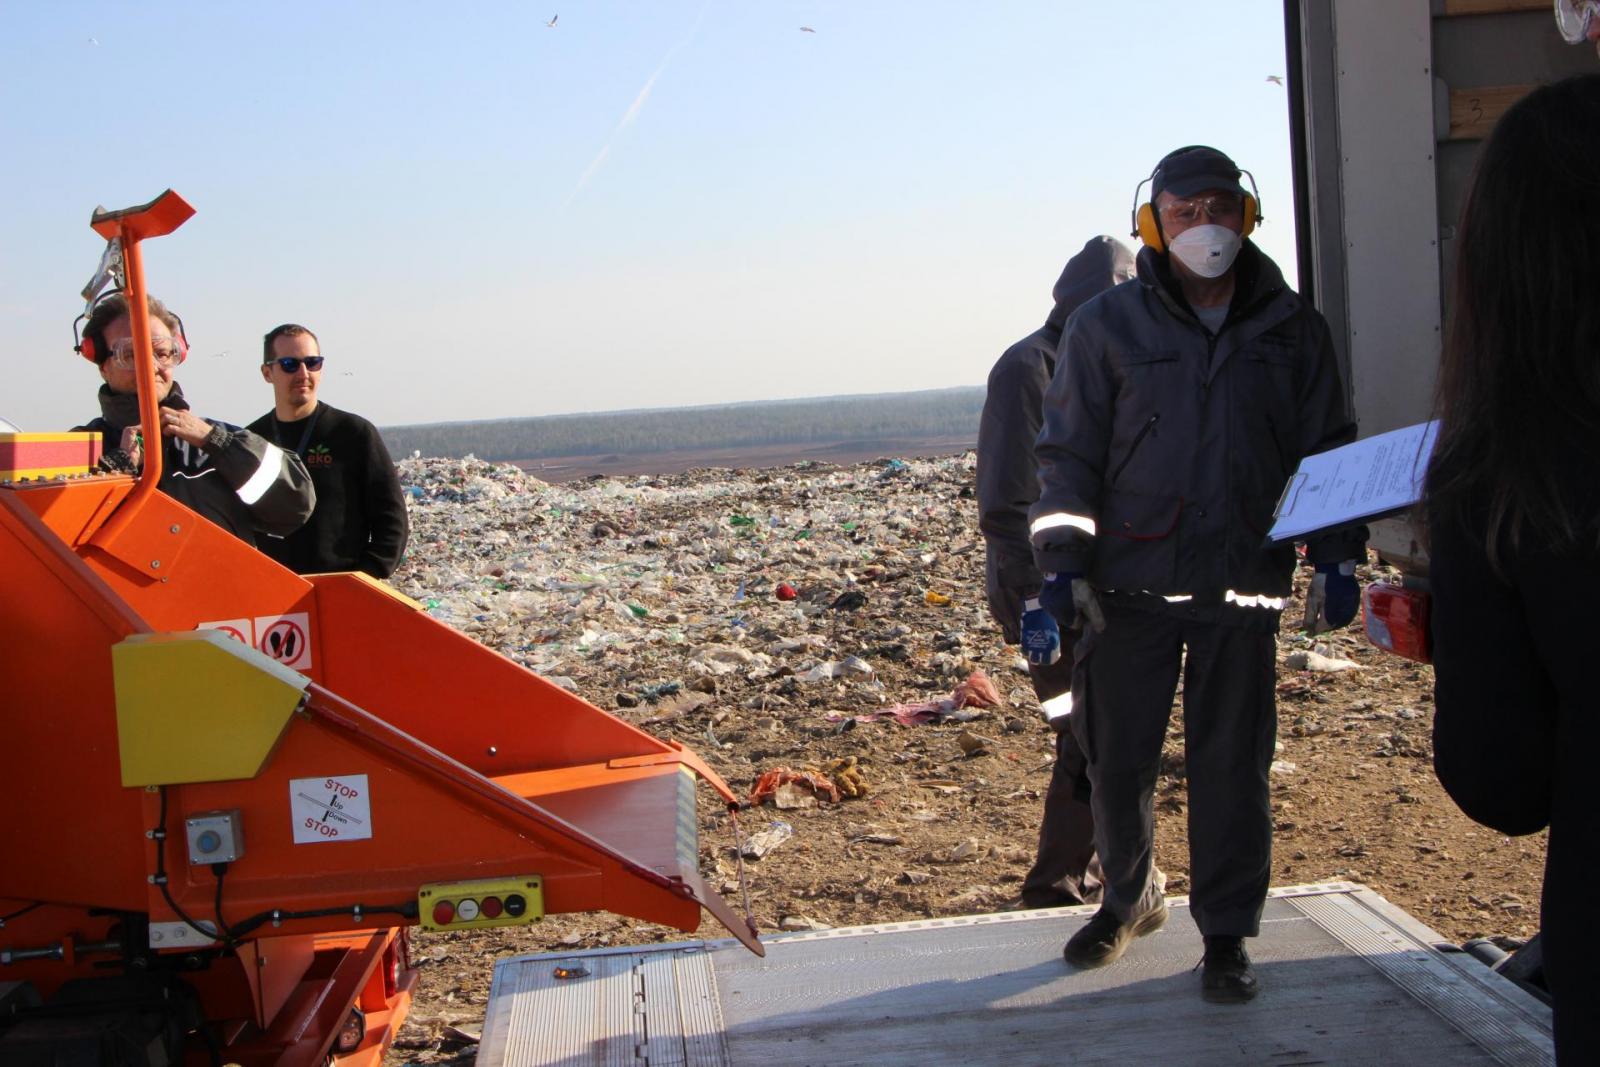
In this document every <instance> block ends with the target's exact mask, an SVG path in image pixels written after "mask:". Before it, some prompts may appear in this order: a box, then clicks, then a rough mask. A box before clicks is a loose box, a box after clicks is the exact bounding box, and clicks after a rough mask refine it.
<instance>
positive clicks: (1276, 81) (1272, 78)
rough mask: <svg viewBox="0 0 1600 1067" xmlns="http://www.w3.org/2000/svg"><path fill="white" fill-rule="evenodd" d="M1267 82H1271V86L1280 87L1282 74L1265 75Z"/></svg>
mask: <svg viewBox="0 0 1600 1067" xmlns="http://www.w3.org/2000/svg"><path fill="white" fill-rule="evenodd" d="M1267 81H1269V82H1271V83H1272V84H1273V85H1282V84H1283V75H1282V74H1268V75H1267Z"/></svg>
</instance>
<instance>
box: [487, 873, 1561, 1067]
mask: <svg viewBox="0 0 1600 1067" xmlns="http://www.w3.org/2000/svg"><path fill="white" fill-rule="evenodd" d="M1167 904H1168V906H1169V907H1170V908H1171V909H1172V916H1171V918H1170V919H1169V920H1168V921H1167V924H1166V926H1165V927H1163V928H1162V929H1161V930H1159V931H1157V932H1156V933H1154V934H1151V935H1149V936H1147V937H1144V938H1141V939H1139V940H1136V941H1134V942H1133V944H1132V945H1131V946H1130V947H1129V949H1128V952H1127V955H1125V956H1124V957H1123V958H1122V959H1121V960H1119V961H1118V962H1117V963H1115V964H1113V965H1112V966H1110V967H1106V968H1102V969H1099V970H1083V971H1080V970H1075V969H1074V968H1072V967H1070V966H1068V965H1067V964H1066V963H1064V962H1063V961H1062V959H1061V946H1062V945H1063V944H1064V943H1065V942H1066V940H1067V938H1068V937H1070V936H1071V935H1072V933H1073V931H1075V930H1077V929H1078V928H1079V927H1080V926H1081V925H1082V924H1083V923H1084V922H1086V921H1087V920H1088V917H1089V916H1090V915H1092V914H1093V913H1094V909H1093V908H1092V907H1084V908H1058V909H1052V910H1045V911H1018V912H1006V913H1000V914H993V915H975V916H968V917H965V918H951V919H928V920H922V921H917V922H903V923H894V924H889V925H882V926H862V927H850V928H844V929H837V930H824V931H817V932H807V933H799V934H777V935H773V936H771V937H767V938H763V939H762V940H763V941H764V943H765V944H766V946H767V956H766V958H765V959H759V958H757V957H755V956H753V955H751V954H750V953H749V952H748V951H746V950H745V949H744V948H742V947H740V946H739V944H738V943H737V942H734V941H731V940H728V941H713V942H676V943H666V944H659V945H648V946H641V947H635V948H615V949H598V950H593V951H587V952H576V953H565V954H546V955H537V956H517V957H511V958H507V959H504V960H501V961H499V962H498V963H497V964H496V965H495V972H494V986H493V989H492V990H491V992H490V996H489V1006H488V1012H487V1016H486V1018H485V1019H484V1031H483V1042H482V1044H481V1046H480V1048H479V1051H478V1057H477V1063H478V1065H479V1067H642V1065H648V1067H668V1065H671V1067H790V1065H796V1067H797V1065H814V1067H850V1065H861V1067H894V1065H905V1067H912V1065H915V1067H944V1065H957V1064H959V1065H962V1067H966V1065H969V1064H990V1063H993V1064H1005V1065H1006V1067H1026V1065H1033V1064H1039V1065H1044V1064H1051V1065H1059V1064H1107V1065H1116V1067H1128V1065H1130V1064H1139V1065H1142V1064H1162V1065H1168V1064H1170V1065H1212V1064H1250V1065H1258V1064H1274V1065H1279V1067H1308V1065H1312V1064H1328V1065H1338V1067H1346V1065H1352V1064H1386V1065H1387V1064H1396V1063H1398V1064H1404V1065H1406V1067H1422V1065H1432V1064H1449V1065H1451V1067H1469V1065H1475V1064H1500V1065H1503V1067H1535V1065H1546V1064H1553V1063H1554V1061H1555V1057H1554V1053H1553V1052H1552V1049H1551V1044H1550V1010H1549V1008H1548V1007H1546V1006H1545V1005H1544V1004H1542V1003H1541V1002H1539V1001H1538V1000H1537V999H1535V998H1534V997H1532V996H1530V995H1529V994H1528V993H1526V992H1525V991H1523V990H1522V989H1521V988H1519V987H1518V986H1516V985H1515V984H1513V983H1512V982H1511V981H1510V980H1509V979H1506V978H1503V977H1502V976H1500V975H1499V974H1497V973H1495V972H1494V971H1492V970H1490V969H1489V968H1488V967H1486V966H1484V964H1482V963H1480V962H1479V961H1477V960H1476V959H1473V958H1472V957H1471V956H1468V955H1466V954H1464V953H1460V952H1455V951H1447V950H1446V949H1448V948H1449V946H1448V945H1445V946H1444V948H1443V949H1442V948H1441V947H1440V946H1441V945H1442V944H1443V938H1441V937H1440V936H1439V935H1438V934H1436V933H1435V932H1433V931H1432V930H1430V929H1428V928H1427V927H1426V926H1424V925H1423V924H1422V923H1420V922H1418V921H1417V920H1415V919H1413V918H1412V917H1411V916H1409V915H1407V914H1406V913H1405V912H1403V911H1401V910H1400V909H1399V908H1397V907H1395V906H1394V905H1392V904H1390V903H1389V902H1388V901H1386V900H1384V899H1383V898H1382V897H1381V896H1379V895H1378V894H1377V893H1374V892H1373V891H1371V890H1369V889H1365V888H1363V887H1361V886H1358V885H1353V884H1350V883H1344V882H1336V883H1331V884H1323V885H1307V886H1294V887H1290V888H1284V889H1275V890H1273V891H1272V894H1271V896H1270V898H1269V899H1268V901H1267V905H1266V910H1265V912H1264V914H1263V916H1262V923H1261V936H1260V937H1259V938H1256V939H1254V940H1252V941H1250V942H1249V947H1250V953H1251V956H1252V958H1253V960H1254V963H1255V970H1256V973H1257V975H1258V976H1259V977H1260V979H1261V994H1260V995H1259V996H1258V997H1257V998H1256V999H1255V1000H1254V1001H1253V1002H1251V1003H1249V1004H1243V1005H1216V1004H1208V1003H1206V1002H1204V1001H1203V1000H1201V999H1200V975H1199V973H1198V971H1197V970H1196V969H1195V967H1196V963H1197V961H1198V960H1199V959H1200V956H1201V944H1200V935H1199V933H1198V931H1197V930H1196V929H1195V927H1194V923H1193V922H1192V921H1191V920H1190V918H1189V914H1188V900H1187V898H1184V897H1171V898H1168V901H1167ZM558 972H563V973H565V974H566V975H567V977H559V976H558Z"/></svg>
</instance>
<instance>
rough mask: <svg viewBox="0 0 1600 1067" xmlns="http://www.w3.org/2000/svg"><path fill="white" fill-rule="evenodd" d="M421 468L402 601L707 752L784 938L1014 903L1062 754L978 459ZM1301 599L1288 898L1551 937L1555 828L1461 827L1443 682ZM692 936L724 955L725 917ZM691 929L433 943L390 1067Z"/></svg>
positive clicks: (1285, 762)
mask: <svg viewBox="0 0 1600 1067" xmlns="http://www.w3.org/2000/svg"><path fill="white" fill-rule="evenodd" d="M399 469H400V479H401V483H402V485H403V486H404V487H405V491H406V495H407V498H408V506H409V509H410V518H411V530H412V533H411V542H410V545H409V547H408V549H407V553H406V559H405V561H404V563H403V564H402V566H401V568H400V570H399V571H398V572H397V573H396V575H395V576H394V578H393V579H392V582H393V584H394V585H395V586H396V587H397V588H399V589H400V590H401V591H402V592H404V593H406V594H407V595H409V596H411V597H413V598H414V599H416V600H417V601H418V602H420V603H421V604H422V605H424V607H425V610H427V611H428V612H429V614H431V615H433V616H434V617H435V618H437V619H440V620H441V621H443V622H446V623H448V624H449V625H451V626H453V627H455V628H457V629H458V630H460V631H462V632H463V633H466V634H468V635H470V636H471V637H473V638H475V639H476V640H478V641H480V642H482V643H483V644H485V645H487V646H489V647H490V648H493V649H496V650H498V651H499V652H501V653H503V654H504V655H506V656H508V657H510V658H511V659H513V660H515V661H516V662H518V663H520V664H522V665H524V666H526V667H527V668H528V669H530V670H532V671H535V672H537V673H538V674H540V675H543V676H544V677H545V678H547V679H549V680H550V681H552V682H554V683H555V684H557V685H560V686H562V687H564V688H566V689H569V690H571V691H573V692H575V693H577V694H579V695H580V696H582V697H583V698H584V699H586V700H588V701H590V702H591V703H593V704H596V705H598V706H599V707H601V708H604V709H606V710H607V711H609V712H610V713H611V714H613V715H616V716H618V717H619V718H621V719H624V720H626V721H627V722H630V723H632V724H634V725H636V726H639V727H641V728H642V729H645V730H648V731H650V732H652V733H654V734H656V735H657V736H660V737H663V738H666V739H669V740H675V741H681V742H682V743H683V744H685V745H687V746H688V747H690V748H692V749H694V750H695V751H696V752H698V753H699V754H700V755H701V756H702V757H704V758H705V760H706V761H707V762H708V763H709V764H710V765H711V766H712V767H713V768H714V769H715V770H716V771H717V772H718V773H720V774H721V775H722V776H723V777H724V778H725V779H726V780H727V781H728V783H729V784H730V785H731V786H732V787H733V788H734V789H735V791H737V792H739V793H740V794H741V795H742V796H745V797H746V798H747V800H748V806H747V807H746V808H745V809H744V810H743V811H741V812H740V814H739V825H740V828H741V831H742V835H741V837H740V838H739V839H738V843H736V837H735V833H734V829H733V826H732V820H730V818H729V817H728V815H727V813H726V812H724V811H723V810H722V807H721V805H720V804H719V803H718V802H717V801H716V799H715V798H714V796H713V794H712V792H711V791H710V790H708V789H701V790H700V791H699V793H700V803H701V807H700V817H701V818H700V827H699V832H700V851H701V866H702V870H703V871H704V872H705V874H706V876H707V880H708V881H709V883H710V884H711V885H712V887H713V888H715V889H717V890H718V891H719V892H720V893H722V895H723V896H724V897H725V898H726V899H728V900H729V901H730V902H731V903H733V904H734V905H735V906H736V907H739V906H742V904H743V901H744V900H745V899H746V897H747V898H748V901H749V906H750V909H751V913H752V914H753V916H754V918H755V921H756V923H757V925H758V926H759V928H760V929H761V930H762V931H763V932H773V931H778V930H804V929H818V928H825V927H837V926H847V925H858V924H865V923H875V922H895V921H904V920H908V919H917V918H925V917H929V916H938V915H963V914H972V913H977V912H985V911H994V910H1000V909H1005V908H1010V907H1015V906H1018V891H1019V888H1020V885H1021V882H1022V879H1023V877H1024V876H1025V875H1026V873H1027V871H1028V868H1029V866H1030V865H1031V864H1032V862H1033V859H1034V852H1035V847H1036V844H1037V840H1038V827H1039V814H1040V810H1041V805H1042V801H1043V796H1044V790H1045V788H1046V786H1047V784H1048V782H1049V776H1050V768H1051V765H1052V763H1053V758H1054V746H1053V736H1052V735H1051V733H1050V731H1049V729H1048V728H1047V727H1046V726H1045V725H1044V722H1043V720H1042V718H1041V717H1040V714H1039V711H1038V707H1037V704H1036V702H1035V700H1034V698H1033V693H1032V689H1031V688H1030V687H1029V685H1028V678H1027V672H1026V665H1025V664H1024V662H1023V661H1022V660H1021V658H1020V657H1019V656H1018V655H1017V652H1016V650H1015V649H1014V648H1008V647H1006V646H1005V645H1004V644H1003V643H1002V641H1001V638H1000V633H999V630H998V628H997V627H995V625H994V624H993V622H992V621H991V620H990V618H989V615H988V609H987V606H986V603H985V600H984V594H983V564H984V548H983V540H982V537H981V535H980V534H979V532H978V529H977V515H976V510H977V509H976V503H975V501H974V499H973V477H974V475H973V471H974V457H973V454H972V453H970V452H968V453H966V454H965V455H961V456H954V457H948V458H941V459H936V460H915V459H890V460H880V461H877V462H872V463H861V464H856V465H852V466H845V467H836V466H832V465H828V464H820V463H804V464H799V465H795V466H790V467H781V468H773V469H770V470H761V471H730V470H694V471H689V472H687V473H684V474H677V475H671V476H661V477H645V476H639V477H626V478H612V477H598V476H597V477H592V478H589V479H586V480H582V481H577V482H571V483H566V484H561V485H552V484H546V483H544V482H541V481H539V480H538V479H536V478H534V477H532V476H530V475H528V474H526V473H524V472H522V471H520V470H518V469H517V468H515V467H512V466H507V465H495V464H489V463H484V462H481V461H478V460H475V459H472V458H470V457H469V458H467V459H464V460H443V459H426V458H412V459H407V460H404V461H402V462H401V463H400V464H399ZM1360 574H1361V577H1362V579H1363V580H1364V581H1365V580H1371V579H1375V578H1378V577H1384V576H1385V575H1384V573H1383V568H1381V567H1379V566H1376V565H1373V566H1369V567H1365V568H1363V569H1362V570H1361V572H1360ZM1303 593H1304V578H1303V576H1302V577H1301V578H1300V579H1299V580H1298V582H1297V598H1296V603H1295V604H1293V605H1292V606H1291V607H1290V609H1289V610H1287V611H1286V612H1285V613H1284V629H1283V632H1282V633H1281V634H1280V636H1279V641H1278V644H1279V672H1278V708H1279V723H1280V725H1279V752H1278V753H1277V757H1276V759H1275V761H1274V763H1273V766H1272V774H1271V779H1272V785H1273V793H1272V796H1273V810H1274V813H1275V816H1276V835H1275V842H1274V861H1273V874H1272V881H1273V884H1274V885H1290V884H1298V883H1307V882H1317V881H1323V880H1332V879H1342V880H1349V881H1356V882H1361V883H1364V884H1366V885H1370V886H1372V887H1373V888H1375V889H1377V890H1378V891H1379V892H1381V893H1382V894H1383V895H1384V896H1386V897H1388V898H1389V899H1390V900H1393V901H1395V902H1396V903H1398V904H1399V905H1400V906H1401V907H1403V908H1405V909H1406V910H1408V911H1410V912H1411V913H1412V914H1414V915H1416V916H1418V917H1419V918H1420V919H1422V920H1423V921H1424V922H1426V923H1428V924H1429V925H1430V926H1432V927H1433V928H1434V929H1435V930H1437V931H1439V932H1440V933H1441V934H1443V935H1444V936H1446V937H1447V938H1451V939H1454V940H1457V941H1463V940H1466V939H1468V938H1472V937H1479V936H1498V937H1504V938H1506V939H1508V940H1509V939H1515V938H1522V937H1527V936H1530V935H1531V934H1532V933H1533V932H1534V931H1535V930H1536V929H1537V926H1538V901H1539V881H1540V872H1541V871H1542V870H1543V867H1544V849H1545V839H1544V836H1543V835H1538V836H1535V837H1528V838H1517V839H1508V838H1504V837H1501V836H1500V835H1498V834H1496V833H1494V832H1493V831H1490V830H1486V829H1483V828H1481V827H1478V826H1475V825H1474V824H1473V823H1471V822H1470V821H1468V820H1467V819H1466V818H1465V817H1464V816H1462V815H1461V814H1460V813H1459V812H1458V811H1457V810H1456V809H1455V807H1454V806H1453V805H1452V804H1451V803H1450V801H1449V799H1448V798H1447V797H1446V796H1445V795H1444V793H1443V791H1442V790H1441V789H1440V788H1439V786H1438V783H1437V781H1436V780H1435V778H1434V776H1433V773H1432V767H1431V762H1430V760H1431V750H1430V747H1429V730H1430V723H1431V719H1432V706H1431V694H1432V688H1433V682H1432V673H1431V671H1430V669H1429V668H1427V667H1425V666H1421V665H1418V664H1414V663H1411V662H1408V661H1406V660H1402V659H1399V658H1396V657H1394V656H1391V655H1388V654H1387V653H1383V652H1380V651H1379V650H1377V649H1376V648H1373V647H1372V646H1371V645H1369V644H1368V643H1367V642H1366V640H1365V638H1364V637H1362V636H1361V634H1360V631H1359V627H1352V628H1351V629H1348V630H1344V631H1340V632H1338V633H1335V634H1325V635H1321V636H1319V637H1317V638H1316V639H1314V640H1313V639H1311V638H1307V637H1305V636H1303V635H1300V634H1298V633H1296V632H1295V631H1294V630H1293V629H1292V626H1293V624H1294V623H1295V622H1297V621H1298V620H1299V617H1300V612H1301V611H1302V602H1301V601H1300V597H1301V596H1303ZM463 713H468V712H467V709H463ZM1182 736H1183V734H1182V716H1181V695H1180V697H1179V701H1178V707H1176V708H1175V710H1174V715H1173V719H1172V723H1171V726H1170V729H1169V732H1168V738H1167V747H1166V752H1165V755H1164V757H1163V760H1162V774H1161V777H1160V779H1159V780H1158V782H1157V784H1156V804H1157V819H1158V827H1157V854H1156V858H1157V862H1158V863H1159V864H1160V866H1161V868H1162V869H1163V870H1164V871H1166V872H1167V875H1168V886H1167V892H1168V893H1169V894H1183V893H1185V892H1187V890H1188V880H1187V871H1188V849H1187V841H1186V838H1185V830H1184V818H1185V811H1186V806H1187V805H1186V783H1185V776H1184V767H1183V745H1182ZM740 845H742V850H741V848H740ZM741 852H742V855H741ZM741 861H742V864H741ZM741 866H742V870H743V879H744V881H743V884H741ZM700 934H701V935H702V936H705V937H710V938H717V937H721V936H724V934H723V932H722V931H721V930H720V929H719V928H718V927H717V926H716V924H715V922H714V920H711V919H710V918H709V917H707V919H706V925H704V926H702V928H701V931H700ZM683 936H684V935H682V934H680V933H678V932H677V931H674V930H668V929H664V928H661V927H656V926H653V925H650V924H646V923H639V922H635V921H633V920H629V919H623V918H619V917H616V916H612V915H608V914H595V915H570V916H556V917H552V918H550V919H547V920H545V921H544V922H543V923H541V924H538V925H536V926H533V927H527V928H511V929H507V930H487V931H479V932H473V933H452V934H418V935H415V936H414V938H413V946H414V955H415V957H416V959H417V960H418V961H419V963H420V965H421V966H420V970H421V975H422V978H421V985H420V988H419V991H418V999H417V1002H416V1005H415V1007H414V1009H413V1012H412V1015H411V1017H410V1019H409V1020H408V1022H407V1024H406V1027H405V1029H404V1030H403V1031H402V1033H401V1035H400V1038H399V1040H398V1041H397V1042H396V1045H395V1048H394V1049H393V1050H392V1051H391V1053H390V1056H389V1059H388V1060H387V1061H386V1062H389V1063H391V1064H401V1063H470V1062H471V1061H472V1047H473V1044H474V1042H475V1040H476V1038H477V1036H478V1034H479V1033H480V1028H481V1024H482V1018H483V1010H484V1003H485V1001H486V999H487V996H488V991H489V982H490V978H491V972H492V964H493V960H494V959H495V958H497V957H500V956H504V955H509V954H515V953H531V952H554V951H562V950H579V949H584V948H595V947H600V946H604V945H627V944H640V943H646V942H654V941H660V940H664V939H670V938H682V937H683Z"/></svg>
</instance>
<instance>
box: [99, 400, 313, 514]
mask: <svg viewBox="0 0 1600 1067" xmlns="http://www.w3.org/2000/svg"><path fill="white" fill-rule="evenodd" d="M161 406H162V407H165V408H174V409H176V410H180V411H182V410H187V409H188V407H189V402H188V401H187V400H185V399H184V396H183V390H182V389H180V388H179V387H178V383H177V382H173V383H172V389H171V390H170V391H169V392H168V393H167V395H166V396H165V397H164V398H163V399H162V401H161ZM208 421H209V422H210V423H211V426H212V430H211V434H210V436H208V437H207V438H206V440H205V447H204V448H196V447H195V446H193V445H191V444H189V442H187V441H183V440H180V439H178V438H176V437H163V438H162V450H161V483H160V485H159V486H158V488H160V490H161V491H162V492H164V493H166V494H167V495H168V496H170V497H172V498H173V499H174V500H177V501H178V502H179V503H181V504H183V505H184V506H186V507H188V508H190V509H192V510H194V511H196V512H198V513H199V514H200V515H202V516H204V517H205V518H207V519H210V520H211V521H212V522H214V523H216V524H217V525H218V526H220V527H222V528H223V529H224V530H227V531H228V532H229V533H231V534H233V535H234V536H235V537H238V538H239V539H240V540H243V541H246V542H249V543H250V544H254V543H255V534H256V532H257V531H262V532H266V533H277V534H285V533H289V532H291V531H293V530H296V529H299V527H300V525H301V524H302V523H304V522H305V521H306V519H307V518H308V517H309V516H310V514H311V509H312V508H313V507H315V506H316V501H317V498H316V492H315V490H313V489H312V486H311V476H310V475H309V474H307V473H306V468H305V464H304V463H302V462H300V457H299V456H297V455H295V454H294V453H293V452H290V451H287V450H284V449H280V448H278V446H276V445H274V444H272V443H271V442H269V441H266V440H263V439H262V438H261V437H258V436H257V435H256V434H253V433H251V432H250V431H249V430H244V429H241V428H239V427H238V426H232V425H229V424H228V423H225V422H217V421H216V420H214V419H211V420H208ZM138 423H139V397H138V395H137V394H135V393H117V392H113V391H112V390H111V388H110V387H109V386H105V385H102V386H101V387H100V417H99V418H98V419H95V420H94V421H92V422H90V423H88V424H87V425H84V426H77V427H74V429H76V430H92V431H94V432H96V433H98V434H100V435H101V439H102V441H104V443H105V458H104V459H102V460H101V466H102V468H103V469H105V470H109V471H122V472H126V473H137V471H135V470H134V468H133V464H132V462H131V460H130V459H129V457H128V454H127V453H126V452H124V451H123V450H122V447H121V446H122V431H123V429H124V428H125V427H128V426H136V425H138Z"/></svg>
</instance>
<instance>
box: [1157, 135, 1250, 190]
mask: <svg viewBox="0 0 1600 1067" xmlns="http://www.w3.org/2000/svg"><path fill="white" fill-rule="evenodd" d="M1207 189H1220V190H1222V191H1223V192H1228V193H1238V194H1239V195H1240V196H1244V195H1245V189H1244V186H1242V185H1240V184H1239V166H1238V164H1236V163H1234V161H1233V160H1231V159H1229V158H1228V157H1227V156H1225V155H1223V154H1222V153H1221V152H1219V151H1217V150H1216V149H1215V148H1209V147H1207V146H1206V145H1203V144H1192V145H1189V146H1188V147H1186V148H1179V149H1177V150H1175V151H1172V152H1168V153H1167V154H1166V155H1165V156H1163V157H1162V159H1161V162H1160V163H1157V164H1156V170H1155V173H1154V174H1153V175H1151V178H1150V197H1151V199H1154V198H1156V197H1158V196H1160V195H1161V194H1162V193H1171V194H1172V195H1173V196H1193V195H1195V194H1196V193H1203V192H1205V191H1206V190H1207Z"/></svg>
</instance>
